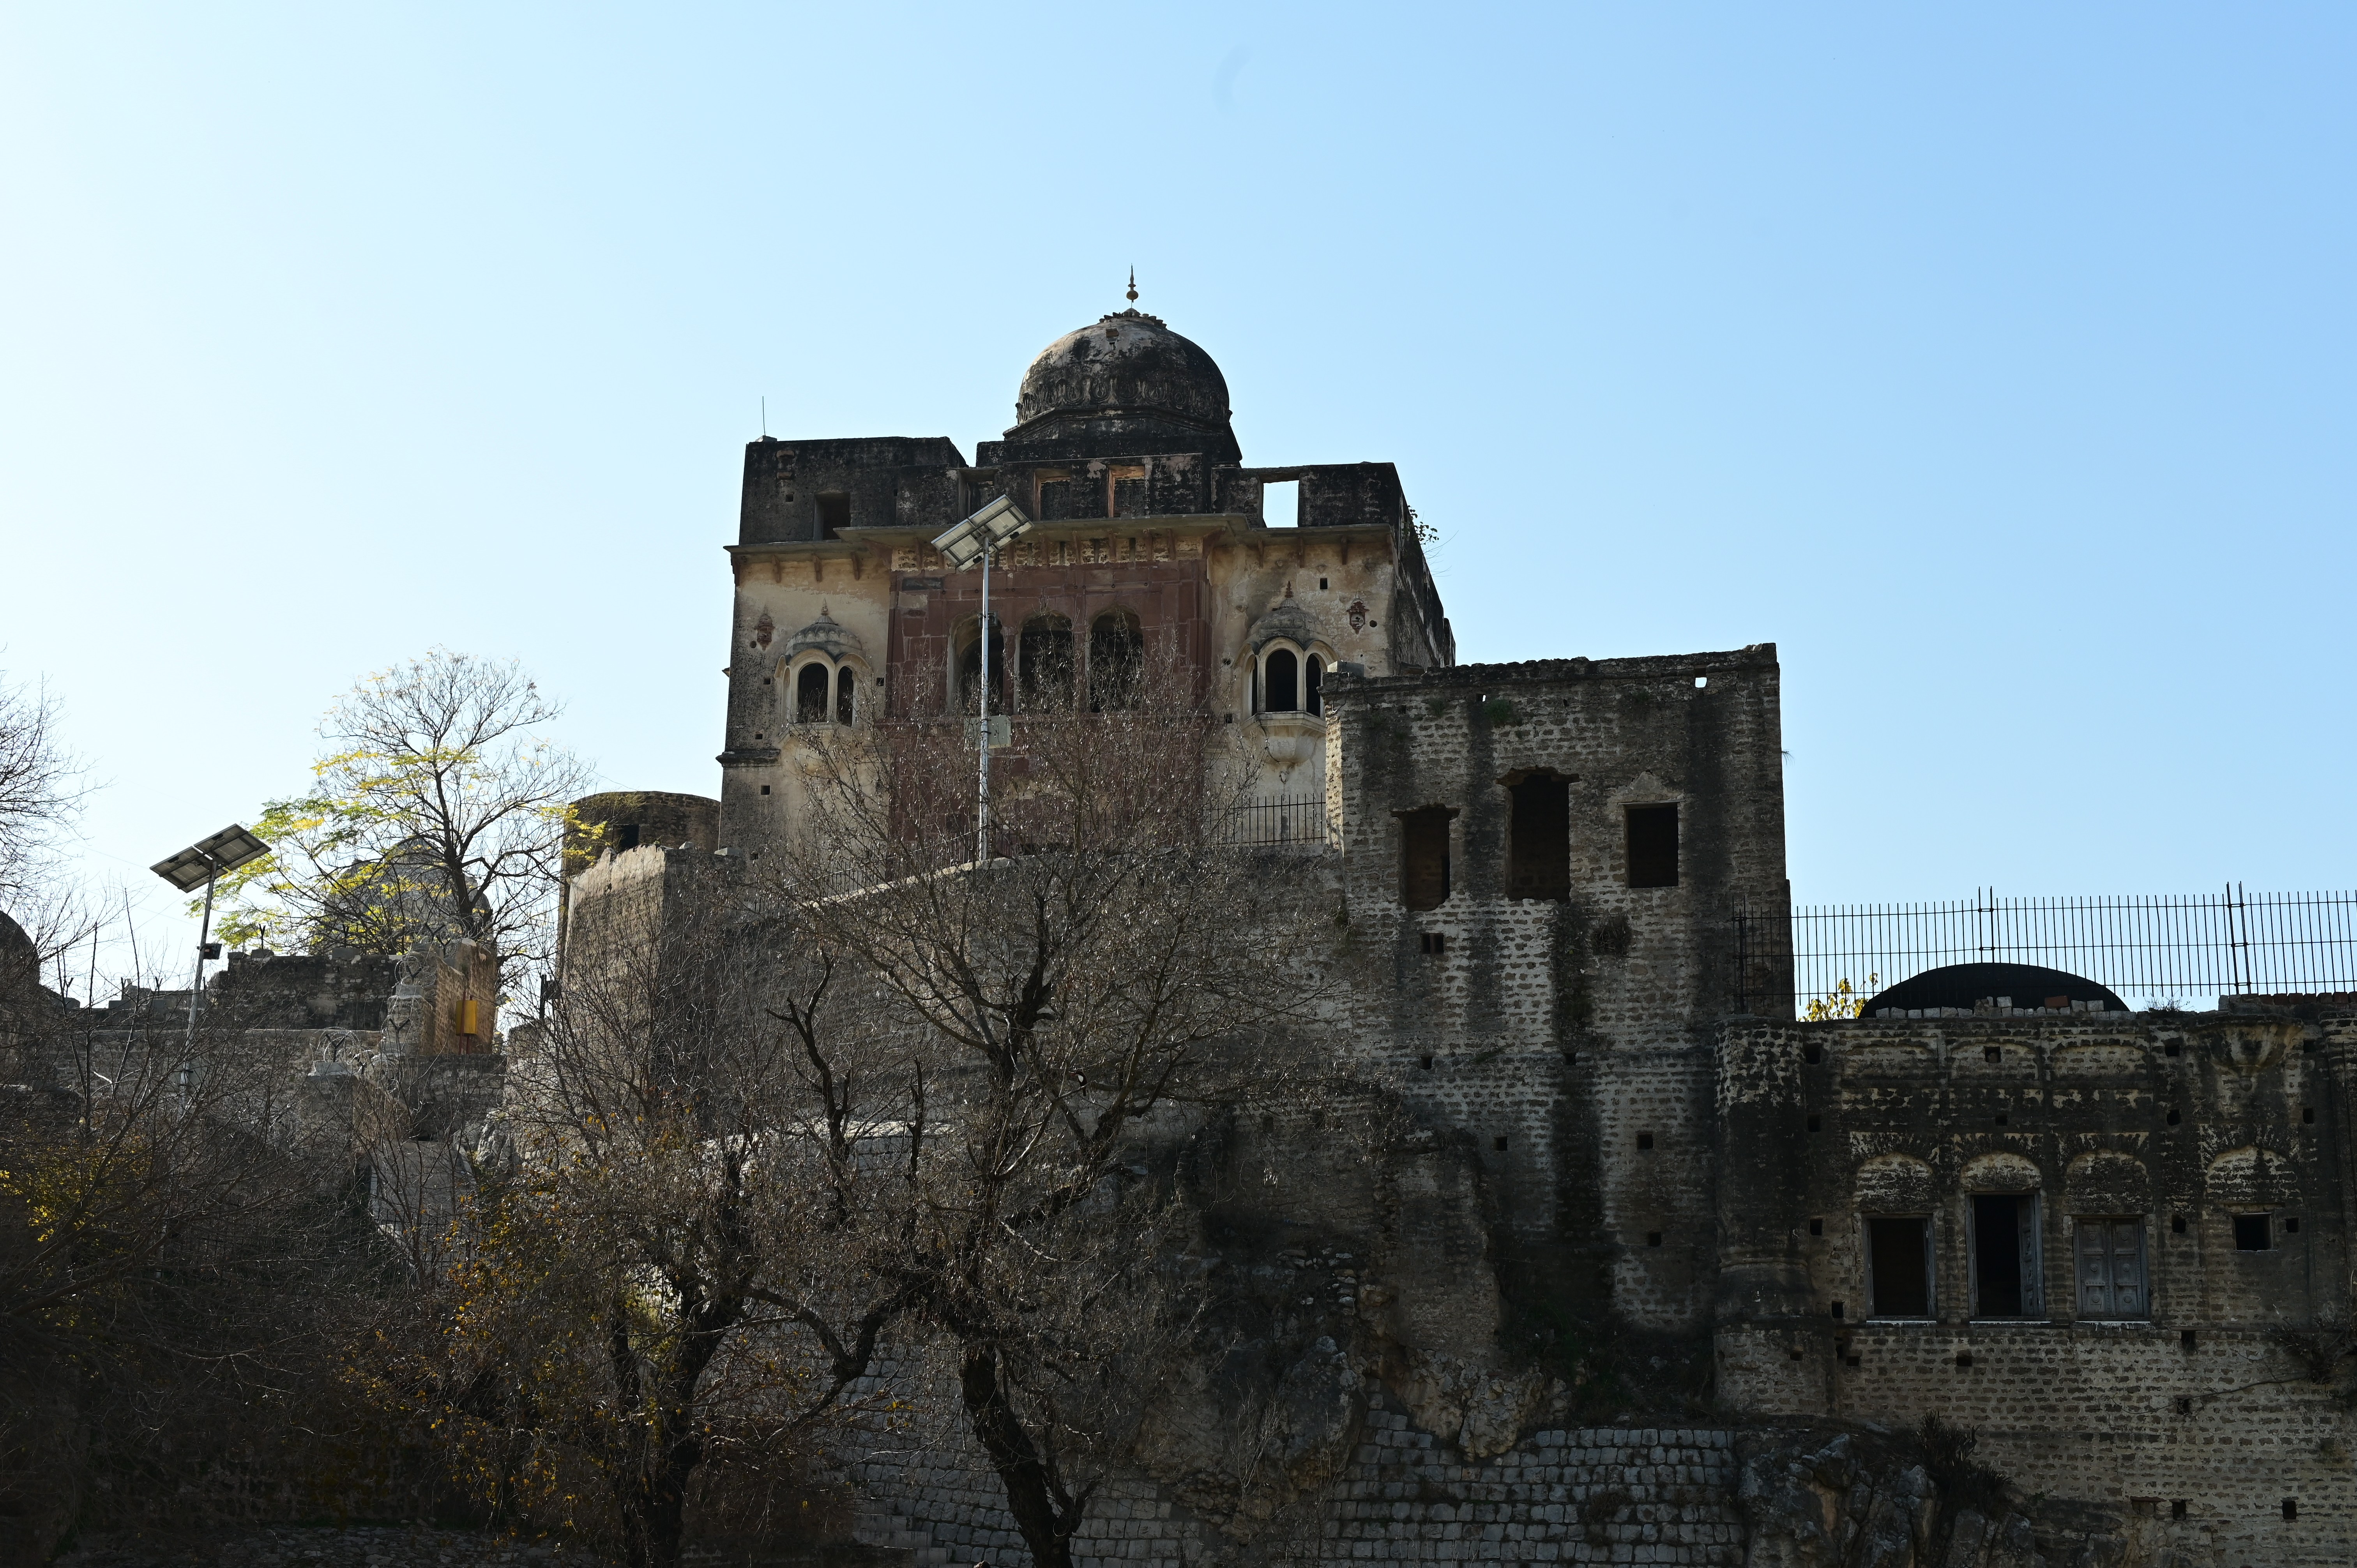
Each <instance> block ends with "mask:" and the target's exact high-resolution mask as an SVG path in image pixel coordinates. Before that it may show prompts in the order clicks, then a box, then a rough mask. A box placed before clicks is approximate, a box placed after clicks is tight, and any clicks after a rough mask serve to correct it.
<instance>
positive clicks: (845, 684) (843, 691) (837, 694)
mask: <svg viewBox="0 0 2357 1568" xmlns="http://www.w3.org/2000/svg"><path fill="white" fill-rule="evenodd" d="M856 683H857V682H856V678H855V677H854V676H853V674H852V672H851V671H849V670H848V669H845V670H838V671H835V675H834V722H835V723H836V724H839V725H847V724H849V723H850V722H851V721H852V720H853V718H855V717H856V716H857V704H856V702H855V701H854V699H853V697H852V694H851V693H852V687H853V686H854V685H856Z"/></svg>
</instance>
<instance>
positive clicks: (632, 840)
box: [614, 822, 639, 849]
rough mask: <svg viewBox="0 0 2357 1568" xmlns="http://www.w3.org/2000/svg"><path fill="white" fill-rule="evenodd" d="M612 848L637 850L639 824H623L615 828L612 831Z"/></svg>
mask: <svg viewBox="0 0 2357 1568" xmlns="http://www.w3.org/2000/svg"><path fill="white" fill-rule="evenodd" d="M614 847H615V848H616V849H636V848H638V847H639V824H638V823H636V822H624V823H623V824H622V825H621V826H620V827H619V828H616V829H615V830H614Z"/></svg>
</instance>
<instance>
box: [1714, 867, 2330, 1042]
mask: <svg viewBox="0 0 2357 1568" xmlns="http://www.w3.org/2000/svg"><path fill="white" fill-rule="evenodd" d="M1780 913H1781V912H1780ZM1785 919H1787V920H1789V924H1788V925H1786V924H1785V923H1784V920H1780V919H1778V918H1776V917H1775V916H1772V915H1771V916H1768V917H1764V918H1763V917H1761V916H1758V915H1752V914H1745V915H1738V916H1737V917H1736V927H1737V929H1736V950H1737V955H1738V966H1737V971H1736V972H1737V973H1738V975H1740V976H1745V977H1750V976H1755V975H1764V974H1772V973H1776V972H1778V971H1779V969H1780V967H1781V966H1780V964H1779V963H1778V960H1781V959H1782V958H1783V957H1784V956H1785V955H1787V954H1789V956H1790V961H1791V965H1792V971H1791V972H1792V1000H1793V1005H1794V1008H1795V1010H1796V1011H1800V1012H1805V1011H1806V1010H1807V1008H1808V1005H1809V1004H1810V1003H1812V1002H1820V1001H1822V1002H1829V1003H1830V1002H1837V1001H1841V1000H1844V999H1846V997H1847V996H1855V997H1857V998H1858V999H1860V1000H1863V999H1865V998H1866V997H1868V996H1871V995H1872V994H1873V993H1874V992H1875V991H1877V990H1878V989H1881V988H1883V987H1885V986H1889V985H1895V984H1897V983H1899V982H1900V981H1902V980H1905V979H1907V978H1908V977H1909V976H1910V975H1915V974H1920V973H1921V972H1923V971H1925V970H1927V969H1938V968H1940V967H1942V966H1943V965H1945V964H1952V963H2033V964H2038V965H2040V966H2042V967H2044V968H2048V969H2060V970H2064V971H2067V972H2071V973H2072V974H2077V975H2082V976H2084V977H2085V978H2087V979H2089V980H2093V981H2096V982H2098V983H2102V984H2104V985H2105V986H2108V987H2110V988H2111V990H2112V991H2113V992H2115V993H2117V994H2118V996H2119V997H2120V999H2121V1000H2122V1001H2124V1002H2126V1003H2127V1004H2128V1005H2130V1006H2131V1007H2150V1006H2158V1005H2178V1006H2186V1007H2204V1008H2206V1007H2209V1006H2212V1005H2213V1004H2214V1003H2215V999H2216V998H2218V997H2221V996H2237V995H2253V994H2267V993H2284V992H2311V993H2312V992H2342V993H2345V992H2352V991H2357V892H2330V893H2246V892H2245V891H2244V888H2243V885H2242V884H2241V883H2238V882H2236V883H2229V884H2227V885H2226V886H2225V888H2224V889H2223V890H2222V891H2221V892H2217V893H2189V894H2130V895H2113V896H2100V895H2099V896H2085V897H1999V896H1998V895H1997V894H1996V891H1995V890H1994V889H1984V890H1982V891H1980V892H1978V893H1975V895H1974V896H1973V897H1970V898H1956V899H1946V900H1937V901H1933V902H1929V903H1920V904H1813V905H1795V906H1794V907H1793V908H1792V911H1791V913H1790V915H1789V916H1788V917H1785ZM1780 925H1782V926H1783V929H1781V930H1780V929H1777V928H1778V927H1779V926H1780ZM1779 949H1781V950H1782V951H1781V952H1780V951H1779ZM1845 982H1846V983H1847V984H1848V987H1849V989H1848V991H1847V992H1846V993H1845V992H1844V991H1843V983H1845ZM1740 1000H1747V1001H1748V1002H1749V1005H1750V1006H1752V1007H1757V1006H1759V1005H1760V1004H1762V1003H1763V1002H1765V1001H1766V1000H1768V999H1767V998H1766V997H1764V996H1752V997H1749V998H1746V999H1740Z"/></svg>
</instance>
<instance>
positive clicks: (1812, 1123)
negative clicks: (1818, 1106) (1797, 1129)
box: [1809, 1116, 1825, 1133]
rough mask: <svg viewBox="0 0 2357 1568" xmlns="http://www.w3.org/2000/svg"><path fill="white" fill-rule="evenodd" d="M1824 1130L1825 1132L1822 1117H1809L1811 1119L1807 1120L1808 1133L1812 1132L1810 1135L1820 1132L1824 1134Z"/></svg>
mask: <svg viewBox="0 0 2357 1568" xmlns="http://www.w3.org/2000/svg"><path fill="white" fill-rule="evenodd" d="M1824 1130H1825V1119H1824V1117H1822V1116H1811V1117H1810V1118H1809V1131H1810V1132H1812V1133H1822V1132H1824Z"/></svg>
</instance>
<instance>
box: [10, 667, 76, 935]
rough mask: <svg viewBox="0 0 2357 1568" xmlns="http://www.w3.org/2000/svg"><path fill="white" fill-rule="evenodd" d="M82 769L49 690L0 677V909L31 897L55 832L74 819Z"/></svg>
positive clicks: (41, 878)
mask: <svg viewBox="0 0 2357 1568" xmlns="http://www.w3.org/2000/svg"><path fill="white" fill-rule="evenodd" d="M81 795H82V779H81V768H80V767H79V766H78V765H77V764H76V763H75V761H74V759H73V758H72V757H70V756H69V755H68V754H67V753H66V751H65V749H64V747H63V746H62V745H61V743H60V742H59V738H58V707H57V703H56V700H55V699H54V698H52V697H50V696H49V695H48V693H46V692H44V691H41V690H38V689H35V690H31V691H27V689H26V688H24V687H23V686H11V685H9V684H7V683H6V682H5V680H0V907H5V908H15V907H16V906H18V905H19V904H21V903H22V902H23V900H24V899H25V898H26V897H27V896H29V895H31V894H32V893H33V892H34V890H35V888H36V886H37V884H38V883H40V882H42V881H45V880H47V878H45V877H43V876H41V875H39V868H40V866H41V863H42V861H43V859H44V857H45V856H46V855H47V854H48V853H49V852H50V851H51V850H52V849H53V848H54V846H55V844H54V841H55V838H56V835H57V833H58V832H59V830H60V829H62V828H64V827H65V826H66V825H67V824H68V823H69V822H71V821H72V819H73V815H74V811H75V810H76V808H77V807H78V806H79V805H80V804H81Z"/></svg>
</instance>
